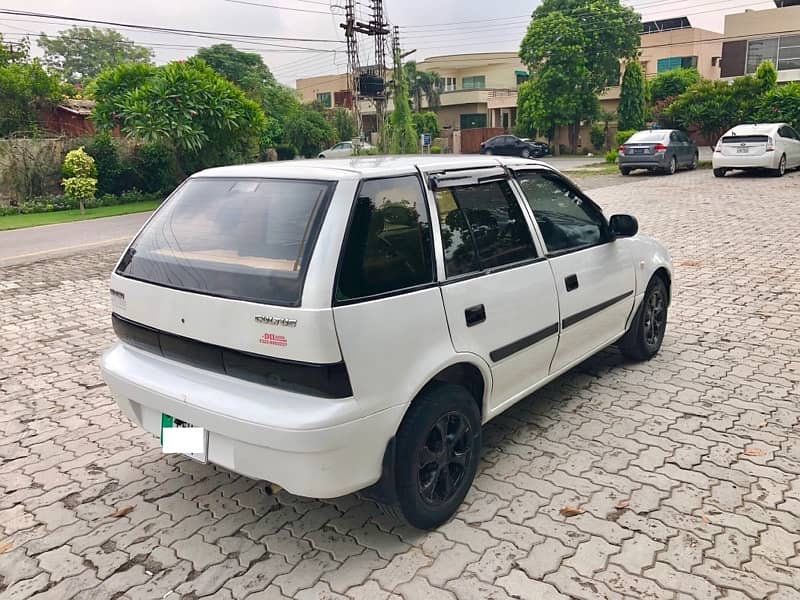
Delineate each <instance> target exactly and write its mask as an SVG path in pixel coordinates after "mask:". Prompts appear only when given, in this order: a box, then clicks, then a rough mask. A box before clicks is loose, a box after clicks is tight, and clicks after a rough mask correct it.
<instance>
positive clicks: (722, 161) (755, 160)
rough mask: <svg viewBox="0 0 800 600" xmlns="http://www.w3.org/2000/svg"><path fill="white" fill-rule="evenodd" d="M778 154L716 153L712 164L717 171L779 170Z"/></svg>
mask: <svg viewBox="0 0 800 600" xmlns="http://www.w3.org/2000/svg"><path fill="white" fill-rule="evenodd" d="M779 162H780V154H779V153H778V152H765V153H764V154H761V155H758V156H749V155H743V156H728V155H724V154H721V153H719V152H715V153H714V156H713V158H712V160H711V164H712V165H713V166H714V168H715V169H777V168H778V163H779Z"/></svg>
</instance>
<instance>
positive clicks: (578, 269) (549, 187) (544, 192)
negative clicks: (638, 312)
mask: <svg viewBox="0 0 800 600" xmlns="http://www.w3.org/2000/svg"><path fill="white" fill-rule="evenodd" d="M516 179H517V182H518V183H519V185H520V187H521V188H522V191H523V193H524V195H525V198H526V200H527V203H528V205H529V207H530V209H531V210H532V211H533V214H534V216H535V219H536V223H537V227H538V229H539V232H540V235H541V237H542V240H543V241H544V244H545V247H546V250H547V256H548V258H549V263H550V266H551V268H552V271H553V277H554V279H555V286H556V289H557V291H558V302H559V305H560V307H561V311H560V322H559V325H560V338H559V342H558V350H557V351H556V355H555V358H554V360H553V364H552V367H551V372H554V371H559V370H561V369H563V368H565V367H568V366H570V365H573V364H575V363H577V362H579V361H580V360H583V359H584V358H587V357H588V356H590V355H591V354H593V353H594V352H596V351H597V350H598V349H600V348H602V347H604V346H606V345H608V344H609V343H611V342H612V341H614V340H615V339H616V338H618V337H620V335H622V333H623V332H624V331H625V329H626V325H627V322H628V317H629V316H630V314H631V311H632V310H633V304H634V293H635V289H636V287H635V284H636V281H635V278H636V277H635V273H634V270H633V263H632V259H631V256H630V253H629V251H628V249H627V248H628V247H627V245H626V244H618V243H615V242H614V238H613V235H612V234H611V233H610V232H609V229H608V223H607V221H606V219H605V217H604V216H603V214H602V212H601V210H600V209H599V208H598V207H597V206H596V205H595V204H594V203H593V202H592V201H591V200H590V199H589V198H587V197H586V196H585V195H584V194H582V193H581V192H580V191H579V190H578V189H577V188H575V187H574V186H573V185H572V184H571V183H569V182H568V181H567V180H565V179H564V178H563V177H561V176H560V175H558V174H556V173H554V172H552V171H545V170H528V171H521V172H518V173H517V174H516Z"/></svg>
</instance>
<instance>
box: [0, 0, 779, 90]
mask: <svg viewBox="0 0 800 600" xmlns="http://www.w3.org/2000/svg"><path fill="white" fill-rule="evenodd" d="M343 3H344V0H191V2H189V1H187V0H132V1H131V0H126V1H120V0H81V1H80V2H78V1H77V0H3V2H2V5H0V8H2V9H7V10H21V11H28V12H39V13H48V14H55V15H61V16H71V17H79V18H87V19H98V20H105V21H114V22H117V23H130V24H140V25H150V26H159V27H167V28H173V29H180V30H187V29H192V30H196V31H204V32H209V33H211V34H218V33H231V34H236V35H239V36H242V35H251V36H253V35H255V36H276V37H290V38H303V39H304V40H309V41H278V40H269V41H266V40H253V39H252V38H250V39H249V40H248V39H243V38H237V39H236V41H234V42H233V45H234V46H236V47H237V48H239V49H241V50H248V51H253V52H258V53H259V54H261V55H262V57H263V58H264V61H265V62H266V63H267V65H268V66H269V67H270V68H271V69H272V71H273V73H274V74H275V76H276V77H277V78H278V79H279V80H280V81H281V82H283V83H285V84H287V85H291V86H294V83H295V79H297V78H300V77H311V76H316V75H327V74H332V73H343V72H345V71H346V68H347V57H346V55H345V53H344V49H345V46H344V35H343V31H342V30H341V29H340V28H339V23H340V22H342V20H343V12H344V11H343V8H342V6H343ZM623 3H624V4H626V5H628V6H631V7H633V8H635V9H636V10H637V11H638V12H640V13H641V14H642V17H643V19H644V20H653V19H664V18H669V17H674V16H684V15H685V16H688V17H689V20H690V21H691V22H692V24H693V25H694V26H695V27H701V28H705V29H710V30H712V31H719V32H722V30H723V23H724V15H725V14H726V13H736V12H742V11H744V10H746V9H748V8H752V9H756V10H758V9H764V8H774V6H775V4H774V2H772V0H769V1H762V2H758V1H755V2H753V1H747V0H623ZM257 4H260V5H262V6H257ZM538 4H539V1H538V0H536V1H534V0H494V1H492V0H384V6H385V11H386V15H387V17H388V20H389V22H390V23H392V24H393V25H399V26H400V40H401V45H402V47H403V50H404V51H405V50H411V49H416V52H415V53H414V54H413V55H412V58H414V59H415V60H422V59H423V58H425V57H428V56H436V55H441V54H460V53H468V52H490V51H503V50H506V51H513V50H516V49H518V47H519V42H520V40H521V38H522V36H523V35H524V33H525V30H526V26H527V23H528V20H529V19H528V16H529V15H530V13H531V12H532V11H533V9H534V8H535V7H536V6H537V5H538ZM263 5H269V7H267V6H263ZM370 5H371V0H357V5H356V9H357V16H358V17H359V18H366V17H367V15H368V14H369V8H368V7H369V6H370ZM69 25H70V24H69V23H65V22H63V21H62V22H54V21H43V20H41V19H35V18H32V17H27V16H25V17H22V16H9V15H4V14H0V33H2V35H3V37H4V38H5V39H6V40H10V41H15V40H17V39H19V37H20V36H22V35H26V34H34V35H35V34H38V33H40V32H44V33H47V34H48V35H52V34H54V33H57V32H58V31H59V30H60V29H63V28H65V27H68V26H69ZM78 25H81V26H88V25H83V24H80V23H78ZM118 29H119V31H120V32H121V33H122V34H123V35H125V36H126V37H128V38H130V39H132V40H133V41H135V42H137V43H141V44H143V45H152V47H153V50H154V52H155V59H156V62H157V63H165V62H169V61H172V60H177V59H181V58H186V57H187V56H191V55H192V54H194V53H195V52H196V49H197V48H198V47H201V46H208V45H211V44H214V43H222V40H219V39H212V38H210V37H197V36H185V35H176V34H172V33H170V34H160V33H153V32H143V31H137V30H130V29H123V28H118ZM33 39H34V40H35V37H34V38H33ZM268 43H271V44H272V45H271V46H267V45H266V44H268ZM359 43H360V50H361V53H362V58H361V61H362V64H368V63H369V62H371V61H370V60H369V59H370V57H371V54H372V52H373V45H372V41H371V40H367V39H366V38H361V39H360V40H359ZM276 45H284V46H287V45H288V46H292V47H291V48H286V47H276Z"/></svg>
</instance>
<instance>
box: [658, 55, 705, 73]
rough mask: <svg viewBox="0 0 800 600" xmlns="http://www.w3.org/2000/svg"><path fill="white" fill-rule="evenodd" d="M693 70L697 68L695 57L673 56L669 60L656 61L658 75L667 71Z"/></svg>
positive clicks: (660, 59)
mask: <svg viewBox="0 0 800 600" xmlns="http://www.w3.org/2000/svg"><path fill="white" fill-rule="evenodd" d="M693 68H697V57H696V56H673V57H671V58H659V59H658V72H659V73H666V72H667V71H674V70H675V69H693Z"/></svg>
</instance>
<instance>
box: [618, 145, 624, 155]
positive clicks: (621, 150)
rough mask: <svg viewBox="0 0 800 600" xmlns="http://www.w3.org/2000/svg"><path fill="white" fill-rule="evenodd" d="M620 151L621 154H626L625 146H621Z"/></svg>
mask: <svg viewBox="0 0 800 600" xmlns="http://www.w3.org/2000/svg"><path fill="white" fill-rule="evenodd" d="M619 153H620V154H625V146H620V147H619Z"/></svg>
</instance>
